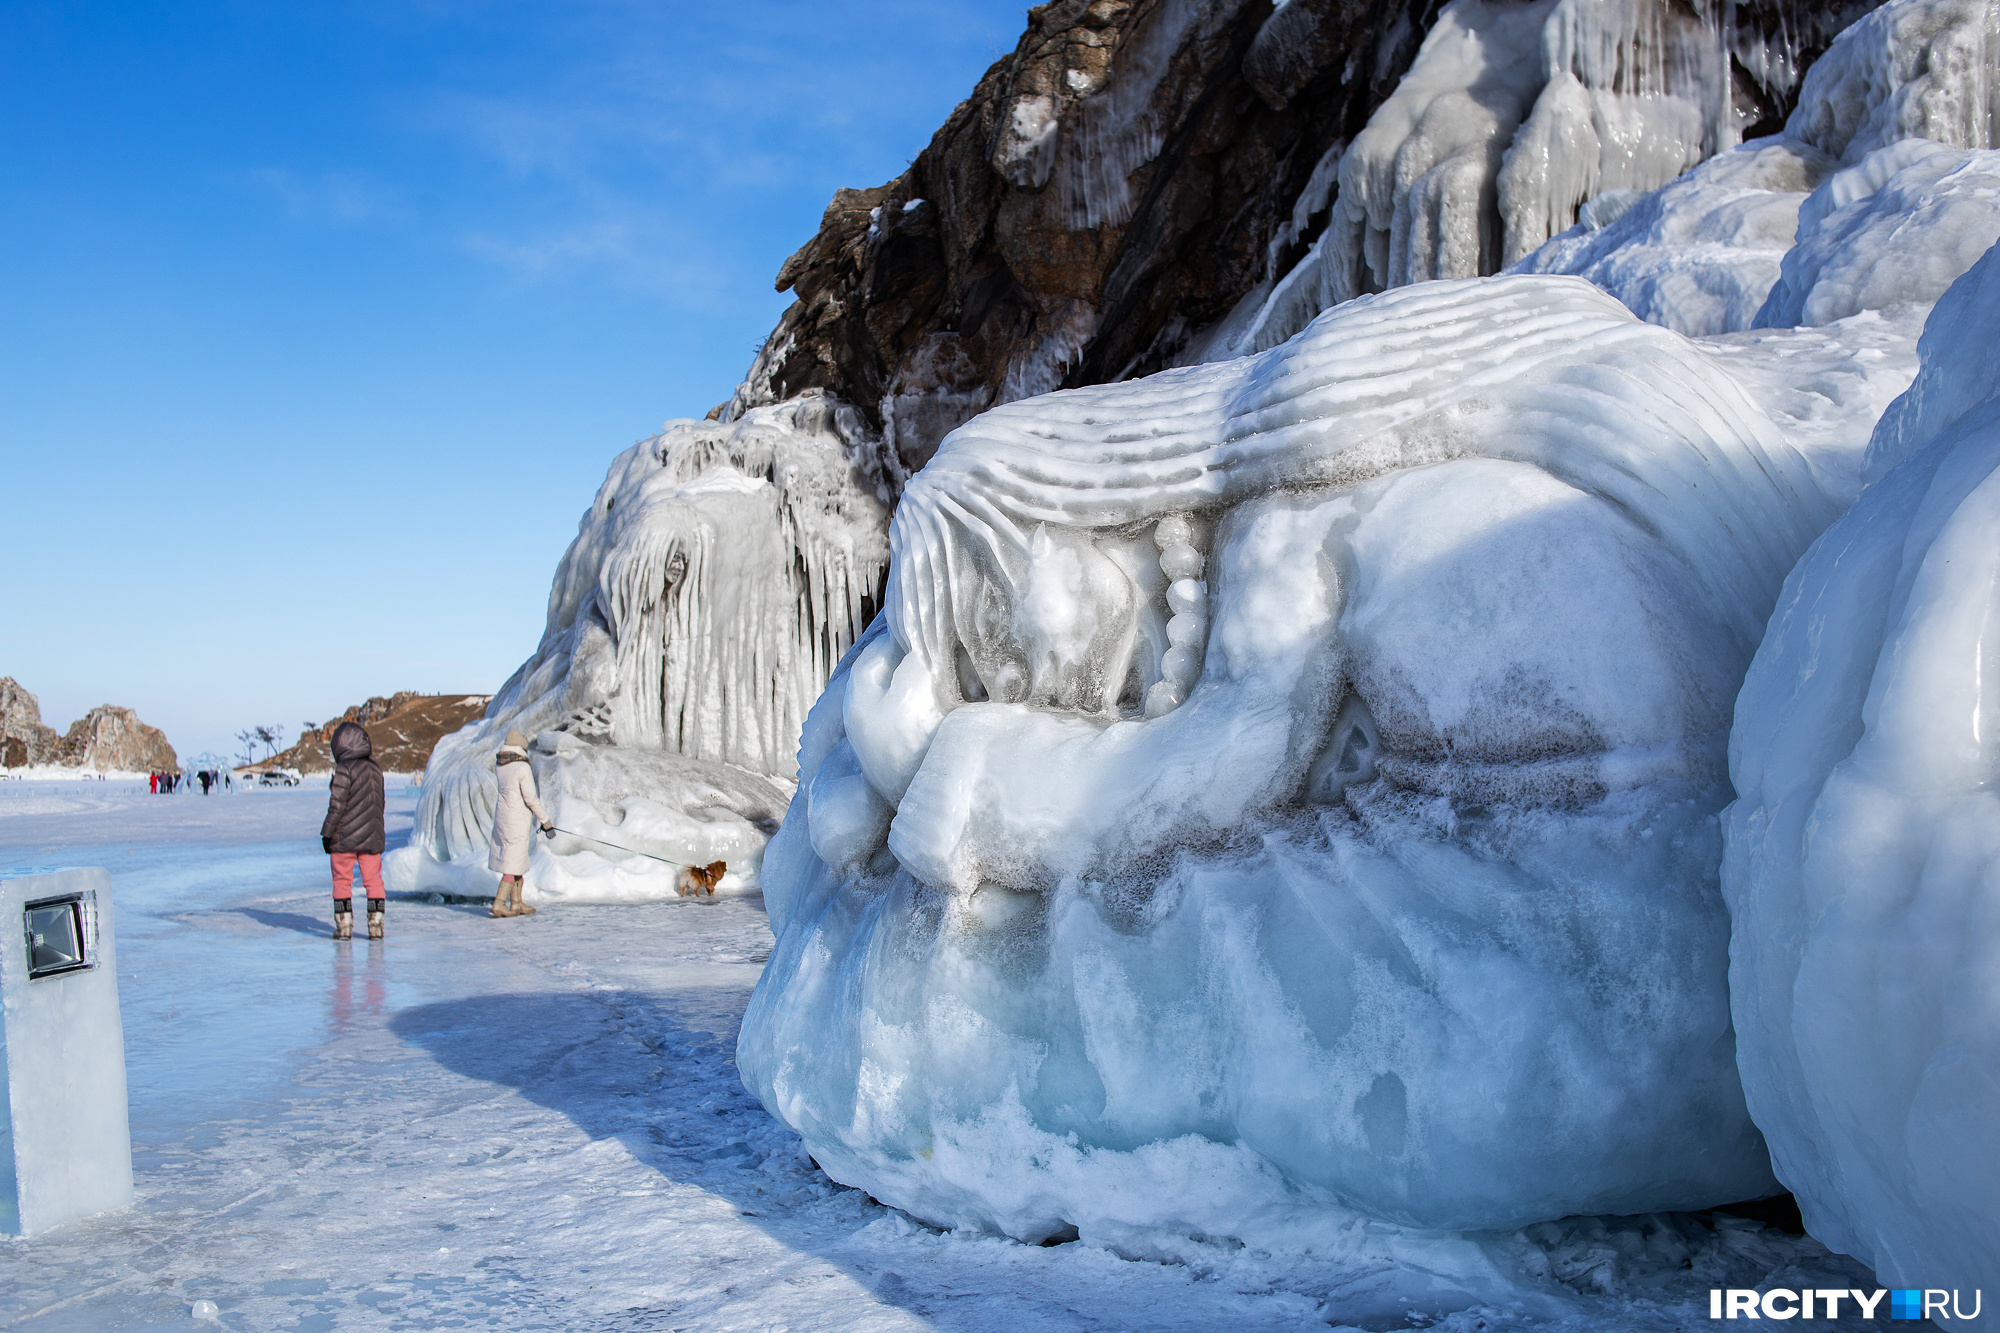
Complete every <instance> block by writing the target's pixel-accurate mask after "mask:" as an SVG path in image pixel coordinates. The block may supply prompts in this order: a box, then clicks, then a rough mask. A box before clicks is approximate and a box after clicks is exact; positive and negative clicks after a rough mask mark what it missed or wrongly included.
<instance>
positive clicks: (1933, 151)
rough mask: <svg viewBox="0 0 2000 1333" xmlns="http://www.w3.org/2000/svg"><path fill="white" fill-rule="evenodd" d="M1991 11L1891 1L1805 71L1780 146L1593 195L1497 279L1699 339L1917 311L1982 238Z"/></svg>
mask: <svg viewBox="0 0 2000 1333" xmlns="http://www.w3.org/2000/svg"><path fill="white" fill-rule="evenodd" d="M1995 24H1996V14H1995V7H1994V6H1993V4H1992V3H1991V0H1896V3H1893V4H1889V5H1886V6H1884V7H1882V8H1881V9H1878V10H1876V11H1874V12H1873V13H1871V14H1869V15H1867V16H1866V17H1865V18H1863V19H1861V20H1860V21H1859V22H1857V23H1855V24H1854V26H1852V27H1851V28H1849V29H1847V30H1846V31H1845V32H1843V33H1842V34H1841V35H1840V36H1839V38H1838V39H1836V40H1835V42H1834V43H1833V45H1832V47H1831V48H1830V49H1829V50H1828V51H1827V53H1826V54H1825V55H1824V56H1822V57H1821V58H1820V60H1819V61H1818V62H1817V63H1815V64H1814V66H1813V68H1812V70H1811V72H1810V73H1808V74H1807V75H1806V79H1805V86H1804V88H1803V89H1802V90H1801V93H1800V98H1799V106H1798V109H1797V110H1796V111H1795V112H1794V113H1793V115H1792V117H1791V119H1790V121H1789V122H1788V123H1787V124H1786V126H1785V131H1784V133H1783V134H1781V135H1776V136H1773V137H1771V138H1766V139H1757V140H1753V141H1751V142H1749V143H1746V144H1743V145H1741V146H1739V147H1736V148H1733V149H1731V150H1729V151H1726V152H1723V153H1721V154H1719V155H1718V156H1716V157H1714V158H1711V159H1710V160H1708V161H1706V162H1704V163H1702V165H1700V166H1699V167H1696V168H1695V169H1694V170H1692V171H1690V172H1689V173H1688V174H1687V175H1686V176H1684V177H1682V178H1681V179H1679V180H1677V181H1674V182H1673V183H1671V184H1669V185H1667V186H1666V187H1665V188H1664V189H1661V190H1658V191H1655V192H1653V193H1651V194H1647V195H1640V194H1636V193H1634V192H1632V191H1629V190H1628V191H1607V192H1604V193H1601V194H1599V195H1598V196H1597V197H1595V198H1594V199H1592V200H1591V201H1590V202H1589V203H1588V204H1587V205H1585V206H1584V207H1583V209H1582V213H1581V221H1580V223H1579V225H1577V226H1576V227H1574V228H1572V229H1571V230H1569V231H1567V232H1564V233H1563V234H1561V235H1560V236H1558V237H1556V238H1555V239H1554V240H1552V241H1551V242H1550V243H1549V244H1547V245H1545V246H1543V247H1542V248H1541V249H1539V250H1538V251H1536V252H1535V253H1533V254H1531V255H1529V256H1527V257H1525V258H1524V259H1522V260H1521V261H1520V262H1519V263H1518V264H1517V265H1516V266H1515V269H1514V271H1515V272H1533V273H1574V274H1577V275H1579V276H1582V277H1587V278H1589V279H1590V280H1591V281H1592V282H1595V283H1597V284H1598V285H1599V286H1601V287H1603V288H1604V289H1605V290H1606V291H1608V292H1611V293H1612V294H1613V295H1615V296H1617V297H1618V298H1619V299H1620V300H1622V301H1624V302H1625V303H1626V305H1628V306H1630V307H1631V308H1632V309H1633V310H1634V311H1635V312H1637V313H1638V314H1639V315H1640V316H1641V317H1642V318H1645V319H1649V320H1652V321H1653V322H1655V323H1658V324H1664V325H1666V326H1667V327H1669V328H1674V329H1678V330H1679V331H1681V332H1682V333H1691V334H1704V333H1710V334H1712V333H1723V332H1730V331H1738V330H1743V329H1748V328H1753V327H1757V328H1774V327H1778V328H1782V327H1792V326H1797V325H1802V324H1803V325H1823V324H1830V323H1833V322H1835V321H1837V320H1840V319H1843V318H1846V317H1847V316H1850V315H1854V314H1857V313H1859V312H1861V311H1863V310H1877V309H1883V308H1885V307H1889V306H1893V305H1898V304H1907V303H1913V302H1915V303H1923V304H1928V303H1930V302H1932V301H1935V300H1937V298H1938V297H1939V296H1940V295H1942V294H1943V292H1944V290H1945V288H1946V287H1948V286H1950V285H1951V282H1952V280H1953V279H1954V278H1956V277H1957V276H1958V275H1959V274H1961V273H1963V272H1965V270H1966V269H1967V268H1969V267H1971V265H1972V263H1973V261H1974V260H1976V259H1977V258H1978V257H1979V256H1980V255H1981V254H1982V253H1984V251H1985V250H1986V247H1987V246H1989V245H1991V244H1992V243H1993V242H1994V240H1995V239H1996V238H2000V154H1996V153H1994V152H1992V151H1989V150H1991V149H1993V148H1994V147H1995V145H1996V138H1995V134H1996V127H1995V110H1996V105H2000V104H1997V103H1996V101H1995V97H1996V93H1995V89H1994V87H1993V84H1994V79H1993V78H1992V69H1991V65H1992V57H1991V55H1990V54H1988V52H1987V45H1986V44H1987V43H1988V41H1989V40H1990V39H1989V37H1988V34H1989V33H1990V31H1991V30H1992V29H1993V27H1994V26H1995Z"/></svg>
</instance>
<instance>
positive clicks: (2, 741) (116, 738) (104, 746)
mask: <svg viewBox="0 0 2000 1333" xmlns="http://www.w3.org/2000/svg"><path fill="white" fill-rule="evenodd" d="M41 765H56V766H60V767H64V768H77V769H87V770H90V771H92V772H97V773H150V772H156V771H157V772H176V771H178V770H179V769H180V760H179V758H178V757H176V756H175V754H174V747H173V746H171V745H169V744H167V738H166V736H165V735H163V734H162V733H161V731H160V729H159V728H158V727H149V726H147V725H146V724H145V723H144V722H141V721H140V720H139V715H138V714H137V713H135V712H133V711H132V710H131V709H129V708H120V707H118V705H116V704H99V705H98V706H97V707H95V708H93V709H91V710H90V711H89V712H88V713H85V714H84V715H83V716H82V717H80V718H78V719H77V720H76V721H74V722H72V723H70V725H69V730H68V731H67V732H65V733H63V734H61V735H58V734H57V733H56V731H55V729H54V728H53V727H49V726H45V725H43V723H42V705H41V701H40V700H38V699H36V698H35V696H34V695H32V694H30V693H29V692H28V691H27V690H26V689H23V688H22V686H21V684H20V682H18V681H16V680H15V679H14V678H13V677H12V676H0V768H34V767H38V766H41Z"/></svg>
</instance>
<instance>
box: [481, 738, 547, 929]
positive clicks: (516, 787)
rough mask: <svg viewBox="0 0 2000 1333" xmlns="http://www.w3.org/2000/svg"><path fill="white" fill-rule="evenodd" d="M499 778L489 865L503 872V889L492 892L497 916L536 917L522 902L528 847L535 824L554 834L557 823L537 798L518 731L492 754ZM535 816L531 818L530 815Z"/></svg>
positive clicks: (543, 830) (523, 744) (524, 747)
mask: <svg viewBox="0 0 2000 1333" xmlns="http://www.w3.org/2000/svg"><path fill="white" fill-rule="evenodd" d="M493 762H494V767H495V769H496V770H497V773H498V777H499V780H500V801H499V804H498V805H496V806H495V807H494V809H493V854H492V855H490V856H488V857H487V858H486V868H487V869H488V870H497V871H499V872H500V889H499V892H497V893H495V894H494V895H493V915H494V916H533V915H534V912H535V909H534V908H532V907H530V906H528V905H527V904H526V903H524V902H522V901H521V876H523V875H525V874H527V873H528V847H529V844H530V843H532V842H533V841H534V836H535V825H536V824H540V825H541V827H542V832H543V833H545V834H552V833H554V832H555V825H554V824H552V823H550V822H549V816H548V812H547V811H546V810H543V809H542V803H541V802H540V801H539V800H537V799H535V797H536V792H535V770H534V769H533V768H532V767H531V766H530V765H529V763H528V738H527V737H526V736H523V735H522V734H521V733H520V732H518V731H510V732H508V733H507V740H506V742H505V743H504V744H503V745H501V747H500V753H499V754H497V755H495V756H494V757H493ZM531 814H532V815H533V817H534V818H533V819H532V820H530V818H529V816H530V815H531Z"/></svg>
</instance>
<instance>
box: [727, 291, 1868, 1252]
mask: <svg viewBox="0 0 2000 1333" xmlns="http://www.w3.org/2000/svg"><path fill="white" fill-rule="evenodd" d="M1724 365H1725V359H1724V358H1721V357H1718V356H1716V355H1713V354H1711V353H1709V352H1706V351H1704V350H1703V349H1701V348H1700V347H1698V346H1697V345H1696V344H1694V343H1691V342H1689V341H1688V340H1686V339H1683V338H1681V337H1679V336H1678V335H1676V334H1673V333H1670V332H1667V331H1666V330H1663V329H1660V328H1657V327H1654V326H1650V325H1647V324H1644V323H1641V322H1640V321H1638V320H1637V319H1635V318H1634V317H1633V316H1632V315H1631V314H1630V312H1628V311H1627V310H1626V309H1625V308H1624V307H1623V306H1621V305H1619V304H1618V303H1617V302H1616V301H1614V300H1612V299H1611V298H1609V297H1607V296H1606V295H1604V294H1603V293H1602V292H1600V291H1598V290H1596V289H1595V288H1593V287H1591V286H1590V285H1589V284H1587V283H1584V282H1581V281H1578V280H1575V279H1566V278H1530V277H1522V278H1500V279H1489V280H1483V281H1477V280H1475V281H1469V282H1456V283H1434V284H1426V285H1423V286H1419V287H1413V288H1408V289H1404V290H1401V291H1398V292H1394V293H1390V294H1388V295H1385V296H1380V297H1374V298H1368V299H1364V300H1361V301H1357V302H1353V303H1350V304H1347V305H1343V306H1340V307H1337V308H1336V309H1335V310H1333V311H1330V312H1328V313H1327V314H1326V315H1324V316H1322V317H1321V318H1320V319H1319V320H1317V321H1315V323H1314V324H1313V325H1311V326H1310V327H1309V328H1308V329H1307V330H1306V331H1305V332H1304V333H1303V334H1301V335H1300V336H1299V337H1298V338H1296V339H1294V340H1293V341H1292V342H1290V343H1287V344H1285V345H1284V346H1282V347H1280V348H1277V349H1275V350H1273V351H1271V352H1268V353H1265V354H1263V355H1260V356H1258V357H1255V358H1249V359H1243V360H1238V361H1233V362H1227V363H1222V364H1219V365H1211V366H1204V367H1196V368H1190V369H1186V370H1180V371H1173V372H1168V373H1166V374H1163V375H1158V376H1155V377H1152V378H1151V379H1148V380H1143V381H1138V382H1133V383H1126V384H1118V385H1110V386H1103V387H1099V388H1094V389H1085V390H1079V391H1075V392H1069V393H1059V394H1053V395H1050V396H1048V397H1045V398H1040V399H1035V400H1031V401H1029V402H1025V403H1020V404H1015V405H1011V406H1008V407H1004V408H1000V409H996V410H994V411H992V412H989V413H987V414H985V415H984V416H982V417H980V418H977V419H976V420H975V421H973V422H971V423H968V424H967V425H966V426H964V427H961V428H960V429H959V430H958V431H956V432H955V433H954V434H953V435H952V436H950V437H949V438H948V439H947V440H946V442H945V444H944V446H943V448H942V449H941V450H940V452H939V454H938V455H937V457H936V458H935V459H934V460H933V461H932V463H931V464H930V466H929V467H927V468H926V469H925V470H924V471H923V472H922V473H920V474H919V475H918V476H917V477H916V478H915V479H913V481H912V483H911V485H910V488H909V490H908V491H907V492H906V494H905V497H904V500H903V503H902V507H901V508H900V509H899V510H898V511H897V515H896V518H895V521H894V524H893V528H892V536H891V543H892V549H893V552H894V557H893V563H892V568H891V577H890V585H889V592H888V599H887V614H886V616H885V618H884V620H883V621H881V622H878V624H877V625H876V626H875V627H873V628H872V629H871V631H870V633H869V634H868V635H867V636H866V637H865V638H864V640H863V641H862V643H861V644H860V645H858V646H857V649H856V651H855V652H854V653H853V654H851V655H850V656H849V657H848V659H847V660H846V661H845V662H844V663H843V665H842V667H841V669H840V671H838V672H837V673H836V674H835V676H834V678H833V680H832V682H831V683H830V684H829V687H828V690H827V692H826V694H825V695H824V696H823V697H822V698H821V700H820V702H819V703H818V704H817V705H815V707H814V709H813V713H812V716H811V718H810V719H809V720H808V723H807V726H806V728H805V733H804V737H803V740H802V744H801V758H800V774H799V777H800V784H801V785H800V789H799V794H798V795H797V797H795V798H794V800H793V803H792V807H791V811H790V813H789V814H788V816H787V819H786V821H785V824H784V827H783V829H782V830H781V831H780V833H779V835H778V837H777V838H776V839H775V840H774V841H773V843H772V845H771V848H770V851H769V853H768V855H767V857H766V860H765V864H764V886H765V894H766V901H767V903H768V904H769V906H770V910H771V917H772V925H773V928H774V929H775V930H776V932H777V934H778V943H777V947H776V948H775V950H774V951H773V954H772V958H771V962H770V964H769V966H768V968H767V970H766V971H765V974H764V977H763V979H762V981H761V982H760V984H759V987H758V990H757V993H756V995H755V997H754V998H753V1000H752V1002H751V1006H750V1009H749V1012H748V1014H747V1016H746V1019H745V1022H744V1026H743V1030H742V1037H741V1042H740V1046H739V1051H738V1058H739V1062H740V1065H741V1068H742V1070H743V1073H744V1077H745V1079H746V1081H747V1082H748V1083H749V1084H750V1086H751V1087H752V1088H753V1089H755V1090H756V1091H757V1093H758V1094H759V1095H760V1097H761V1098H762V1099H763V1101H764V1103H765V1105H766V1106H768V1107H769V1108H770V1109H771V1110H772V1111H773V1113H775V1114H777V1115H778V1116H780V1117H781V1118H783V1119H784V1120H786V1121H787V1122H788V1123H790V1124H791V1125H793V1126H794V1127H795V1128H796V1129H798V1130H799V1132H800V1133H801V1134H802V1135H803V1136H804V1138H805V1140H806V1143H807V1145H808V1147H809V1148H810V1150H811V1151H812V1152H813V1154H814V1156H815V1157H817V1158H818V1160H819V1161H820V1162H821V1163H822V1164H823V1165H824V1166H825V1167H826V1168H827V1170H828V1171H829V1172H830V1173H831V1174H833V1175H834V1176H835V1178H836V1179H839V1180H842V1181H845V1182H849V1183H853V1184H857V1185H862V1186H864V1187H866V1188H867V1189H868V1190H869V1191H870V1192H871V1193H873V1194H875V1195H876V1196H877V1197H878V1198H881V1199H884V1200H886V1201H889V1202H892V1203H894V1204H896V1205H897V1206H899V1207H902V1208H905V1209H906V1210H908V1211H910V1212H911V1213H913V1214H915V1215H917V1216H919V1217H922V1218H926V1219H930V1220H933V1221H938V1222H941V1223H951V1224H961V1225H971V1226H976V1227H983V1228H990V1229H994V1230H998V1231H1003V1232H1006V1233H1008V1234H1011V1235H1015V1236H1020V1237H1024V1238H1033V1237H1040V1236H1044V1235H1047V1234H1050V1233H1053V1232H1057V1231H1059V1230H1061V1229H1062V1228H1064V1227H1066V1226H1074V1227H1077V1228H1079V1229H1081V1230H1082V1232H1083V1233H1084V1234H1086V1235H1098V1236H1107V1237H1108V1236H1113V1235H1130V1234H1133V1233H1135V1232H1144V1231H1146V1230H1147V1229H1149V1228H1166V1229H1169V1230H1171V1229H1176V1228H1178V1229H1180V1230H1181V1231H1182V1232H1183V1233H1185V1232H1187V1231H1195V1232H1202V1233H1207V1234H1212V1235H1228V1236H1237V1237H1242V1238H1245V1239H1251V1238H1254V1237H1257V1236H1260V1235H1278V1234H1281V1233H1287V1232H1289V1231H1290V1230H1291V1229H1294V1228H1297V1227H1300V1226H1305V1227H1311V1226H1313V1225H1319V1224H1320V1223H1315V1222H1314V1221H1313V1219H1315V1218H1318V1219H1320V1221H1321V1223H1324V1222H1325V1221H1326V1220H1327V1219H1330V1218H1334V1217H1338V1216H1341V1215H1343V1213H1344V1210H1352V1211H1353V1212H1358V1213H1361V1214H1365V1215H1368V1216H1372V1217H1376V1218H1385V1219H1391V1220H1394V1221H1397V1222H1401V1223H1405V1224H1410V1225H1415V1226H1420V1227H1448V1228H1482V1227H1506V1226H1513V1225H1518V1224H1520V1223H1524V1222H1528V1221H1533V1220H1536V1219H1542V1218H1551V1217H1560V1216H1564V1215H1566V1214H1576V1213H1627V1214H1629V1213H1639V1212H1646V1211H1651V1210H1658V1209H1685V1208H1694V1207H1700V1206H1703V1205H1708V1204H1715V1203H1719V1202H1725V1201H1728V1200H1734V1199H1743V1198H1752V1197H1757V1196H1759V1195H1761V1194H1764V1193H1768V1192H1770V1191H1772V1190H1774V1189H1775V1188H1776V1184H1775V1182H1774V1181H1773V1179H1772V1178H1771V1174H1770V1170H1769V1166H1768V1160H1767V1156H1766V1152H1765V1149H1764V1146H1763V1143H1762V1140H1761V1139H1760V1138H1759V1136H1758V1134H1757V1132H1756V1130H1755V1129H1754V1128H1753V1127H1752V1125H1751V1123H1750V1119H1749V1116H1748V1114H1747V1113H1746V1111H1745V1109H1744V1105H1743V1101H1742V1093H1741V1089H1740V1086H1739V1083H1738V1079H1737V1074H1736V1068H1735V1050H1734V1042H1733V1039H1732V1036H1731V1032H1730V1027H1729V1018H1728V996H1727V990H1726V985H1725V976H1724V972H1725V967H1726V948H1727V934H1728V921H1727V916H1726V913H1725V911H1724V909H1723V905H1722V902H1721V898H1720V895H1719V892H1718V890H1717V881H1716V869H1717V864H1718V861H1719V858H1720V855H1721V838H1720V833H1719V830H1718V827H1717V823H1716V815H1717V812H1718V811H1719V810H1720V809H1721V808H1722V806H1723V804H1724V803H1725V801H1726V800H1727V798H1728V795H1729V793H1728V789H1727V786H1726V783H1725V775H1724V766H1723V747H1724V740H1725V736H1726V732H1727V727H1728V719H1729V713H1730V706H1731V703H1732V701H1733V700H1734V697H1735V693H1736V690H1737V687H1738V684H1739V682H1740V680H1741V678H1742V672H1743V670H1744V668H1745V667H1746V666H1747V664H1748V662H1749V658H1750V655H1751V653H1752V652H1753V651H1754V649H1755V645H1756V644H1757V642H1758V640H1759V639H1760V638H1761V637H1762V633H1763V627H1764V624H1765V619H1766V616H1767V614H1768V612H1769V610H1770V607H1771V605H1772V602H1773V600H1774V599H1775V597H1776V596H1777V593H1778V589H1779V587H1780V585H1781V583H1782V581H1783V579H1784V576H1785V574H1786V572H1787V571H1788V570H1790V568H1791V567H1792V565H1793V563H1794V562H1795V560H1796V559H1797V557H1798V555H1799V554H1800V553H1801V552H1803V551H1804V549H1805V548H1806V546H1807V544H1808V543H1809V542H1810V541H1811V540H1812V538H1813V537H1814V536H1815V535H1816V534H1817V533H1818V532H1819V531H1820V530H1821V529H1822V528H1823V527H1824V525H1825V524H1826V523H1827V522H1828V521H1829V520H1830V519H1831V518H1832V517H1833V515H1834V513H1835V512H1836V506H1835V504H1834V503H1833V502H1832V501H1831V500H1829V499H1828V497H1827V496H1826V495H1825V494H1824V493H1823V492H1822V491H1821V489H1820V488H1819V485H1818V483H1817V482H1816V480H1815V473H1814V471H1813V469H1812V468H1811V467H1810V466H1809V465H1808V463H1807V461H1806V460H1805V459H1804V458H1803V457H1802V456H1801V455H1800V454H1799V453H1798V452H1797V451H1796V450H1795V449H1794V448H1793V447H1792V446H1791V445H1789V444H1788V443H1787V442H1786V440H1785V439H1784V438H1783V437H1782V435H1781V434H1780V433H1779V431H1778V430H1777V429H1776V428H1774V426H1773V425H1772V424H1771V422H1770V420H1769V418H1768V417H1767V416H1766V415H1765V414H1764V412H1763V411H1762V410H1761V409H1760V408H1758V407H1757V406H1756V405H1755V403H1754V402H1753V400H1752V399H1751V397H1750V396H1748V395H1747V394H1746V393H1745V391H1744V390H1743V389H1742V388H1741V387H1740V386H1739V384H1738V383H1737V381H1736V380H1735V379H1734V378H1732V376H1731V374H1730V373H1729V372H1728V371H1727V370H1726V369H1725V368H1724ZM1163 686H1164V687H1165V688H1164V689H1162V687H1163Z"/></svg>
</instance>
